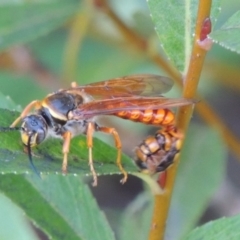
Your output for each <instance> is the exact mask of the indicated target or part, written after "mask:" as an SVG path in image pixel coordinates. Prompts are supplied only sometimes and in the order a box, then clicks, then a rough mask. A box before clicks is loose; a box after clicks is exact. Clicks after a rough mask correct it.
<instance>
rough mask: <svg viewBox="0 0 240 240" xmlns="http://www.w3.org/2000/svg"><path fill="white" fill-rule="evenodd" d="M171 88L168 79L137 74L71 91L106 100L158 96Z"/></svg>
mask: <svg viewBox="0 0 240 240" xmlns="http://www.w3.org/2000/svg"><path fill="white" fill-rule="evenodd" d="M172 86H173V82H172V80H171V79H170V78H167V77H163V76H158V75H153V74H139V75H131V76H126V77H120V78H114V79H110V80H107V81H102V82H96V83H91V84H88V85H85V86H79V87H76V88H73V89H74V90H77V91H78V90H79V91H84V92H86V93H87V94H89V95H92V96H93V97H95V98H101V99H106V98H114V97H120V96H121V97H129V96H132V95H140V96H159V95H160V94H162V93H165V92H167V91H169V90H170V89H171V87H172ZM73 89H72V90H73ZM68 91H69V90H68Z"/></svg>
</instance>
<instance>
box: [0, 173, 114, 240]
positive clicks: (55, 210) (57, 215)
mask: <svg viewBox="0 0 240 240" xmlns="http://www.w3.org/2000/svg"><path fill="white" fill-rule="evenodd" d="M0 190H1V191H2V192H3V193H4V194H5V195H6V196H8V197H9V198H11V200H12V201H13V202H15V203H16V204H17V205H18V206H20V207H21V208H22V209H24V211H25V213H26V215H27V216H28V217H29V218H30V219H31V220H32V221H33V224H34V225H36V226H37V227H38V228H41V229H42V230H43V231H44V232H45V233H46V234H47V235H48V236H49V237H50V238H51V239H56V240H57V239H84V240H92V239H96V240H98V239H99V240H101V239H107V240H108V239H109V240H111V239H115V238H114V236H113V233H112V230H111V229H110V227H109V224H108V222H107V221H106V218H105V216H104V215H103V214H102V212H101V211H99V209H98V206H97V204H96V201H95V199H94V198H93V196H92V194H91V192H90V190H89V188H88V187H87V186H86V185H85V184H83V183H82V181H80V179H79V178H78V177H75V176H66V177H64V176H56V175H49V176H45V177H44V178H43V179H39V178H38V177H37V176H34V175H33V176H26V178H24V177H23V176H20V175H12V174H7V175H2V176H0Z"/></svg>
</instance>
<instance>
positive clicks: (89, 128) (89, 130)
mask: <svg viewBox="0 0 240 240" xmlns="http://www.w3.org/2000/svg"><path fill="white" fill-rule="evenodd" d="M94 131H95V124H94V123H92V122H88V125H87V146H88V164H89V167H90V171H91V173H92V175H93V183H92V185H93V186H94V187H95V186H97V173H96V172H95V169H94V166H93V158H92V147H93V139H92V136H93V133H94Z"/></svg>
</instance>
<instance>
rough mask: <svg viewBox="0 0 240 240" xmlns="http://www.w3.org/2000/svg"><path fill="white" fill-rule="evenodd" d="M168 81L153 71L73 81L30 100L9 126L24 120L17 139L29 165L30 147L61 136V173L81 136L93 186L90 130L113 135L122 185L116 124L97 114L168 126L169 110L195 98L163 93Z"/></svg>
mask: <svg viewBox="0 0 240 240" xmlns="http://www.w3.org/2000/svg"><path fill="white" fill-rule="evenodd" d="M172 85H173V84H172V81H171V80H170V79H169V78H167V77H162V76H157V75H152V74H140V75H132V76H126V77H120V78H115V79H110V80H107V81H102V82H96V83H92V84H88V85H85V86H78V85H77V84H76V83H75V82H74V83H72V85H71V88H70V89H65V90H59V91H57V92H54V93H52V94H49V95H48V96H47V97H45V98H44V99H43V100H41V101H39V100H35V101H32V102H31V103H29V104H28V105H27V106H26V107H25V109H24V110H23V111H22V113H21V115H20V116H19V117H18V118H17V119H16V120H15V121H14V122H13V123H12V124H11V126H10V128H14V127H15V126H16V125H17V124H18V123H19V122H20V121H22V125H21V138H22V142H23V144H24V145H25V147H26V148H27V151H28V154H29V160H30V163H31V164H32V166H33V163H32V156H31V148H32V147H34V146H36V145H38V144H40V143H41V142H42V141H43V140H44V139H46V138H47V137H48V136H52V137H60V138H62V139H63V148H62V151H63V163H62V172H63V173H66V172H67V164H68V153H69V147H70V141H71V138H73V137H74V136H77V135H80V134H85V135H86V136H87V146H88V149H89V166H90V170H91V173H92V175H93V185H97V174H96V172H95V170H94V166H93V157H92V147H93V139H92V138H93V133H94V131H100V132H104V133H107V134H112V135H113V137H114V140H115V145H116V148H117V150H118V153H117V160H116V163H117V166H118V167H119V169H120V171H121V172H122V173H123V175H124V177H123V179H122V180H121V182H122V183H124V182H126V180H127V172H126V171H125V170H124V168H123V167H122V164H121V141H120V138H119V135H118V133H117V131H116V130H115V129H114V128H111V127H103V126H99V125H98V124H97V123H96V119H95V117H97V116H99V115H113V116H117V117H120V118H124V119H129V120H132V121H135V122H142V123H145V124H152V125H157V126H162V127H168V128H169V126H173V125H174V114H173V112H171V111H170V110H169V109H168V108H170V107H177V106H182V105H187V104H191V103H192V102H193V101H192V100H188V99H184V98H180V99H172V98H165V97H162V96H161V95H160V94H162V93H164V92H167V91H169V90H170V89H171V87H172ZM32 109H34V112H33V113H31V110H32Z"/></svg>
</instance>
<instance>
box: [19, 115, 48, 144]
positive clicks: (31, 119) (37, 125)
mask: <svg viewBox="0 0 240 240" xmlns="http://www.w3.org/2000/svg"><path fill="white" fill-rule="evenodd" d="M47 129H48V127H47V123H46V121H45V119H44V118H43V117H42V116H41V115H37V114H32V115H29V116H27V117H25V118H24V119H23V121H22V126H21V138H22V142H23V144H24V145H25V146H27V147H34V146H36V145H38V144H40V143H41V142H42V141H43V140H44V139H45V138H46V135H47Z"/></svg>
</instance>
